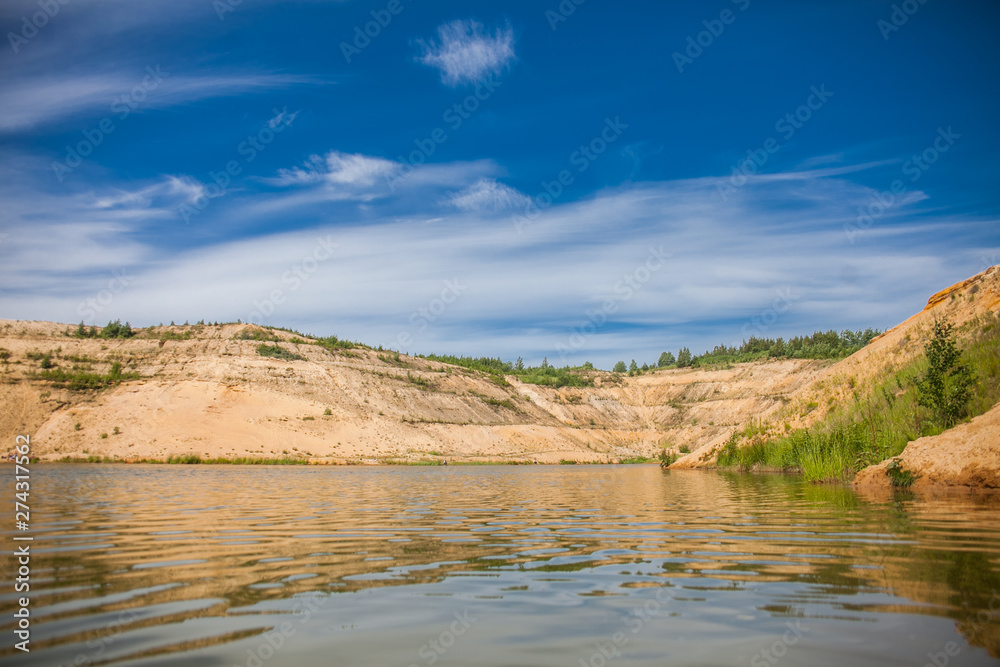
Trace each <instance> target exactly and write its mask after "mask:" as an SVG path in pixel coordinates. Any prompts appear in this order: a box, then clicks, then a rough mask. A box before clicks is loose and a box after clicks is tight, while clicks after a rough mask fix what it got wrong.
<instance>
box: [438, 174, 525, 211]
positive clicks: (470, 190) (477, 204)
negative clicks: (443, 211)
mask: <svg viewBox="0 0 1000 667" xmlns="http://www.w3.org/2000/svg"><path fill="white" fill-rule="evenodd" d="M530 201H531V200H530V199H529V198H528V197H527V196H526V195H524V194H522V193H521V192H520V191H518V190H515V189H514V188H512V187H510V186H507V185H504V184H503V183H498V182H497V181H495V180H493V179H489V178H483V179H480V180H478V181H476V182H475V183H473V184H472V185H470V186H469V187H467V188H465V189H464V190H462V191H461V192H456V193H454V194H452V195H451V196H450V197H449V198H448V202H449V203H450V204H451V205H452V206H455V207H456V208H460V209H462V210H465V211H503V210H506V209H510V208H516V207H519V206H527V205H528V203H529V202H530Z"/></svg>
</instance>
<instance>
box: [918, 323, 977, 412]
mask: <svg viewBox="0 0 1000 667" xmlns="http://www.w3.org/2000/svg"><path fill="white" fill-rule="evenodd" d="M924 354H926V355H927V364H928V367H927V372H926V373H924V375H923V377H921V378H919V379H917V404H919V405H921V406H923V407H925V408H928V409H930V410H931V412H932V413H933V414H934V418H935V419H936V420H937V421H938V422H939V423H940V424H941V425H942V426H944V428H951V427H952V426H954V425H955V424H956V423H957V422H958V420H960V419H961V418H962V417H964V416H965V413H966V410H967V408H968V404H969V399H970V398H972V382H973V374H972V370H971V369H970V368H969V367H968V366H966V365H965V364H963V363H962V362H961V357H962V352H961V350H959V349H958V346H957V345H956V344H955V340H954V337H953V335H952V325H951V324H949V323H948V322H946V321H944V320H936V321H935V322H934V335H933V337H932V338H931V340H930V341H928V343H927V344H926V345H924Z"/></svg>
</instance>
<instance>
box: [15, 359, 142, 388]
mask: <svg viewBox="0 0 1000 667" xmlns="http://www.w3.org/2000/svg"><path fill="white" fill-rule="evenodd" d="M28 377H31V378H33V379H37V380H43V381H45V382H50V383H51V384H53V385H55V386H60V387H65V388H67V389H70V390H73V391H85V390H87V389H104V388H105V387H111V386H114V385H117V384H120V383H122V382H126V381H128V380H138V379H139V377H140V375H139V374H138V373H136V372H128V373H123V372H122V365H121V364H120V363H119V362H117V361H116V362H115V363H114V364H112V365H111V370H109V371H108V372H107V373H105V374H100V373H92V372H89V371H82V370H70V371H67V370H65V369H63V368H52V369H49V370H44V371H41V372H39V373H31V374H29V375H28Z"/></svg>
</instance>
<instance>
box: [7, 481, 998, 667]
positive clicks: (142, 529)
mask: <svg viewBox="0 0 1000 667" xmlns="http://www.w3.org/2000/svg"><path fill="white" fill-rule="evenodd" d="M5 470H8V471H11V470H12V468H5ZM12 475H13V473H12V472H10V474H5V476H4V482H3V485H0V488H3V489H4V492H5V493H6V494H7V495H6V497H8V498H11V497H12V496H13V484H12V479H11V477H12ZM31 507H32V517H31V518H32V528H33V530H32V532H31V534H32V535H34V537H35V540H34V542H33V543H32V553H33V557H32V562H31V568H32V572H31V577H32V583H31V585H32V590H31V614H32V642H31V647H32V650H31V653H30V654H27V655H25V654H23V653H20V652H17V651H14V650H13V649H12V644H13V641H14V640H13V639H12V637H13V634H12V631H13V627H14V626H13V623H12V622H11V618H12V617H11V615H10V612H11V611H12V610H13V609H14V606H15V604H16V603H15V600H16V597H17V594H15V593H14V592H13V590H14V581H13V578H14V575H13V573H14V571H15V568H16V565H15V563H14V561H13V559H12V558H11V555H10V554H11V552H12V551H13V549H8V548H5V549H4V552H3V555H2V556H0V568H2V577H3V579H4V584H3V587H2V589H0V605H2V610H3V616H2V619H3V621H2V623H0V626H2V629H3V636H4V637H7V638H8V639H7V640H5V641H4V643H3V646H2V647H0V660H2V661H3V663H4V664H24V665H97V664H116V665H117V664H128V665H195V664H196V665H209V666H213V665H219V666H223V665H224V666H227V667H231V666H234V665H244V666H246V667H262V666H263V665H296V666H304V667H310V666H312V665H324V666H325V665H379V666H391V665H400V666H402V667H409V666H411V665H418V666H419V665H432V664H433V665H484V666H488V665H497V666H501V665H503V666H508V665H538V666H550V665H566V666H578V665H581V664H582V665H592V666H593V667H600V666H602V665H605V664H614V665H622V666H626V665H751V666H753V667H757V666H759V665H775V664H787V665H798V664H811V665H843V664H850V665H887V664H899V665H922V664H925V663H930V660H931V658H930V657H929V655H930V656H934V658H935V659H936V660H937V661H938V662H939V664H940V661H941V660H942V659H946V660H947V662H948V664H952V665H979V664H994V663H995V660H994V659H993V658H992V657H991V654H992V655H998V654H1000V613H998V612H1000V564H998V558H1000V499H998V498H996V497H985V498H976V497H972V496H951V497H944V498H920V497H912V496H907V495H903V496H899V495H897V496H886V497H874V498H873V497H863V496H859V495H857V494H856V493H855V492H853V491H851V490H850V489H846V488H841V487H829V486H813V485H810V484H806V483H803V482H802V481H800V480H798V479H796V478H794V477H783V476H776V475H768V476H759V475H758V476H753V475H734V474H733V475H731V474H720V473H716V472H707V471H675V472H667V471H661V470H660V469H659V468H656V467H654V466H594V467H589V466H588V467H583V466H532V467H475V468H471V467H444V468H408V467H401V468H375V467H309V468H300V467H252V466H215V467H209V466H123V465H116V466H84V465H45V466H36V467H35V468H34V469H33V470H32V490H31ZM4 528H5V529H6V528H7V526H5V527H4ZM13 535H14V533H13V531H8V532H6V533H4V538H3V539H4V540H5V541H6V542H7V543H8V544H9V545H12V544H14V542H12V541H11V537H12V536H13Z"/></svg>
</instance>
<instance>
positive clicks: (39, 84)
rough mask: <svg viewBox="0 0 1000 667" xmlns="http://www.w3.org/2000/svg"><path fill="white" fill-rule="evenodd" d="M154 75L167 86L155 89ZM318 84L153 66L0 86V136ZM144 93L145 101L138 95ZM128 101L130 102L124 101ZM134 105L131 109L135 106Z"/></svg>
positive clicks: (298, 79)
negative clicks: (190, 73) (72, 119)
mask: <svg viewBox="0 0 1000 667" xmlns="http://www.w3.org/2000/svg"><path fill="white" fill-rule="evenodd" d="M153 73H155V74H156V76H158V77H159V79H160V81H162V83H158V84H157V85H156V88H155V90H152V92H148V91H149V90H150V86H149V82H150V81H153V80H154V76H153ZM315 83H320V82H319V81H318V80H316V79H313V78H310V77H305V76H293V75H287V74H252V73H251V74H246V73H244V74H230V75H211V76H185V75H180V74H174V73H171V72H167V71H165V70H163V69H162V68H157V67H156V66H153V65H150V66H149V67H148V68H147V69H143V68H137V69H136V70H135V71H134V72H133V71H122V70H120V71H116V72H111V73H107V74H99V75H90V76H47V77H31V78H22V79H19V80H17V79H15V80H13V81H8V82H7V83H4V84H0V95H3V97H4V104H3V105H2V106H0V132H13V131H20V130H24V129H28V128H34V127H38V126H42V125H45V124H48V123H53V122H56V121H59V120H62V119H64V118H68V117H72V116H77V115H91V116H102V115H103V116H112V115H113V116H117V115H118V114H119V113H122V112H123V110H124V109H126V108H128V109H129V110H130V112H131V111H133V110H134V111H140V110H148V109H161V108H165V107H170V106H174V105H178V104H185V103H190V102H193V101H196V100H201V99H208V98H215V97H228V96H233V95H242V94H247V93H255V92H268V91H272V90H276V89H281V88H287V87H289V86H293V85H299V84H315ZM140 88H143V89H144V90H142V99H141V101H140V100H137V99H135V98H133V97H132V96H133V95H134V94H135V93H133V91H135V90H137V89H140ZM123 99H125V100H127V102H122V100H123ZM129 103H131V104H129Z"/></svg>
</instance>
